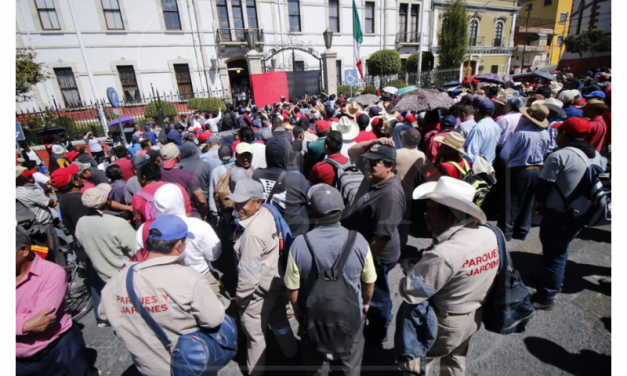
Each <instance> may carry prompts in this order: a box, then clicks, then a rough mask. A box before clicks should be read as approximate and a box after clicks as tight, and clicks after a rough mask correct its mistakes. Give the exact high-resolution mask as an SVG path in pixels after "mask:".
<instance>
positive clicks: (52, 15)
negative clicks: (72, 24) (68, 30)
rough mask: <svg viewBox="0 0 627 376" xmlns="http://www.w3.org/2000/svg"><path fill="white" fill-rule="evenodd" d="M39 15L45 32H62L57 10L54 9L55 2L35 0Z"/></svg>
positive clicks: (51, 0)
mask: <svg viewBox="0 0 627 376" xmlns="http://www.w3.org/2000/svg"><path fill="white" fill-rule="evenodd" d="M35 5H36V6H37V13H39V21H40V22H41V28H42V29H44V30H60V29H61V26H59V18H58V17H57V10H56V9H55V8H54V1H53V0H35Z"/></svg>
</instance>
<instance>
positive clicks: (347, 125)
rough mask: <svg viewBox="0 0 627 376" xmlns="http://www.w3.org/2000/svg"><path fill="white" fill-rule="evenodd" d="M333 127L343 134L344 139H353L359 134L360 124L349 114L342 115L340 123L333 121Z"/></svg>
mask: <svg viewBox="0 0 627 376" xmlns="http://www.w3.org/2000/svg"><path fill="white" fill-rule="evenodd" d="M331 128H332V129H333V130H334V131H339V132H340V133H341V134H342V141H346V140H352V139H354V138H355V137H357V136H358V135H359V125H357V122H356V121H354V120H352V119H351V118H349V117H348V116H342V117H341V118H340V122H339V123H331Z"/></svg>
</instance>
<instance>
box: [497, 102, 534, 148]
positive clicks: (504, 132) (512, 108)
mask: <svg viewBox="0 0 627 376" xmlns="http://www.w3.org/2000/svg"><path fill="white" fill-rule="evenodd" d="M526 104H527V100H526V99H525V98H521V97H512V98H511V99H509V100H508V101H507V104H506V105H505V111H506V114H505V115H503V117H502V118H501V119H499V121H498V122H497V123H496V124H497V125H498V126H499V128H500V129H501V137H500V138H499V141H498V142H497V143H496V147H497V148H498V149H501V148H502V147H503V145H504V144H505V142H507V140H508V139H509V138H510V137H511V136H512V134H513V133H514V131H515V130H516V128H517V127H518V125H519V123H520V119H521V118H522V113H521V112H520V108H521V107H524V106H525V105H526Z"/></svg>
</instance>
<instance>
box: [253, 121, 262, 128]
mask: <svg viewBox="0 0 627 376" xmlns="http://www.w3.org/2000/svg"><path fill="white" fill-rule="evenodd" d="M260 125H261V121H259V119H255V120H253V127H259V126H260Z"/></svg>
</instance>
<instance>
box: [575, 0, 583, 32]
mask: <svg viewBox="0 0 627 376" xmlns="http://www.w3.org/2000/svg"><path fill="white" fill-rule="evenodd" d="M584 5H585V2H584V1H582V2H581V3H580V4H579V21H578V22H577V32H576V33H575V34H576V35H579V34H580V33H581V25H582V24H583V6H584Z"/></svg>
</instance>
